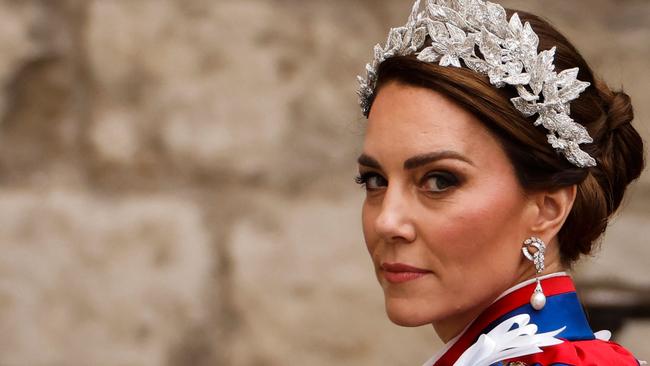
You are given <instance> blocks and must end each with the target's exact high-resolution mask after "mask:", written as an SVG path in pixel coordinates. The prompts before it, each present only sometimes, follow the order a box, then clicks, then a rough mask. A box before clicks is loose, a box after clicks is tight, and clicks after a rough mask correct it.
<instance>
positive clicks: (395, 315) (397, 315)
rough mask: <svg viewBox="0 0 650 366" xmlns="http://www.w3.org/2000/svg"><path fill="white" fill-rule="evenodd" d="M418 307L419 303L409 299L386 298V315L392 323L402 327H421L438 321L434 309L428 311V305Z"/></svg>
mask: <svg viewBox="0 0 650 366" xmlns="http://www.w3.org/2000/svg"><path fill="white" fill-rule="evenodd" d="M418 305H419V304H417V301H413V300H409V299H389V298H386V314H387V315H388V319H390V321H391V322H393V323H395V324H397V325H399V326H402V327H419V326H422V325H428V324H431V323H433V322H434V321H436V319H437V316H436V314H435V312H432V311H431V310H433V309H427V308H426V304H421V305H420V306H418ZM422 305H424V306H422ZM430 305H431V304H429V306H430Z"/></svg>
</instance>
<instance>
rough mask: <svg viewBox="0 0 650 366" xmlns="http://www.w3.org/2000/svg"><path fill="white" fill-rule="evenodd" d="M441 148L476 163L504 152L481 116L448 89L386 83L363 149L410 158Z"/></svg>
mask: <svg viewBox="0 0 650 366" xmlns="http://www.w3.org/2000/svg"><path fill="white" fill-rule="evenodd" d="M437 150H453V151H456V152H459V153H461V154H463V155H466V156H469V157H471V158H472V160H475V161H476V162H480V161H481V160H487V159H494V158H496V157H505V156H504V152H503V150H502V148H501V146H500V145H499V143H498V141H497V140H496V138H495V137H494V136H492V134H491V133H490V132H489V131H488V129H487V128H486V127H485V126H484V125H483V124H482V123H481V121H480V120H479V119H478V118H477V117H476V116H475V115H473V114H472V113H471V112H469V111H467V110H465V109H464V108H463V107H461V106H460V105H458V104H456V103H454V102H453V101H452V100H451V99H449V98H448V97H446V96H444V95H443V94H441V93H439V92H436V91H433V90H430V89H425V88H419V87H414V86H408V85H404V84H400V83H395V82H391V83H389V84H386V85H384V86H383V87H382V88H381V89H380V90H379V92H378V94H377V97H376V98H375V101H374V103H373V106H372V109H371V111H370V115H369V117H368V128H367V130H366V136H365V141H364V152H365V153H366V154H370V155H373V156H376V157H377V158H382V157H399V158H407V157H408V156H412V155H415V154H421V153H428V152H433V151H437ZM384 155H385V156H384Z"/></svg>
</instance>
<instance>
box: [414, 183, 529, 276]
mask: <svg viewBox="0 0 650 366" xmlns="http://www.w3.org/2000/svg"><path fill="white" fill-rule="evenodd" d="M515 190H516V186H514V187H513V186H512V185H500V186H499V185H490V184H483V185H481V186H480V187H477V189H474V190H471V191H467V192H465V193H463V194H462V195H461V196H458V197H457V198H456V199H455V200H454V201H453V202H450V205H449V206H448V207H447V209H446V210H445V211H444V214H442V215H440V214H438V215H436V216H437V218H438V219H437V221H438V225H437V227H438V228H439V230H435V231H432V232H430V235H431V236H435V237H436V238H433V237H432V238H430V240H427V242H429V243H437V244H436V246H437V245H438V244H440V245H442V247H441V248H436V249H437V250H436V251H438V252H439V253H440V257H441V260H444V261H446V263H445V264H446V265H450V266H461V267H462V266H472V267H475V266H476V265H477V263H478V265H479V266H482V265H484V264H490V263H491V264H500V265H505V263H503V262H504V260H502V259H507V261H508V262H509V261H510V260H511V259H512V258H513V255H514V256H516V254H517V248H518V246H519V240H520V239H521V240H523V239H524V238H519V237H520V236H521V226H522V225H521V222H520V220H519V218H520V213H521V211H522V208H523V200H522V198H521V197H519V196H518V195H517V194H516V193H512V192H514V191H515ZM508 192H510V193H508Z"/></svg>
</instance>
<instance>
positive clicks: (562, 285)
mask: <svg viewBox="0 0 650 366" xmlns="http://www.w3.org/2000/svg"><path fill="white" fill-rule="evenodd" d="M540 280H541V281H542V286H543V288H544V293H545V294H546V296H547V303H546V306H545V307H544V309H542V310H540V311H537V310H534V309H533V307H532V306H530V303H529V300H530V294H531V293H532V292H533V290H534V287H535V280H534V279H532V280H529V281H525V282H522V283H520V284H518V285H516V286H514V287H512V288H510V289H508V290H507V291H505V292H504V293H503V294H502V295H501V296H499V297H498V298H497V300H495V301H494V302H493V303H492V304H491V305H490V306H489V307H488V308H487V309H486V310H485V311H484V312H483V313H481V315H479V316H478V317H477V318H476V319H475V320H474V321H472V322H471V323H470V325H468V326H467V327H466V328H465V329H464V330H463V331H462V332H461V333H460V335H458V336H457V337H455V338H454V339H452V340H451V341H449V342H448V343H447V344H446V345H445V347H444V348H443V349H442V350H441V351H440V352H439V353H438V354H436V355H435V356H433V357H432V358H431V359H429V360H428V361H427V362H426V363H425V364H424V365H423V366H452V365H453V364H454V363H455V362H456V360H458V358H459V357H460V356H461V355H462V354H463V352H464V351H465V350H467V349H468V348H469V347H470V346H472V344H474V342H476V340H477V339H478V338H479V336H480V335H481V334H486V333H488V332H489V331H490V330H492V329H494V328H495V327H496V326H497V325H499V324H501V323H502V322H503V321H505V320H507V319H510V318H512V317H515V316H517V315H521V314H527V315H528V316H530V323H532V324H535V325H537V326H538V328H539V330H538V331H539V332H550V331H553V330H556V329H559V328H562V327H566V328H565V329H564V330H563V331H562V332H561V333H560V334H559V335H558V338H562V339H566V340H571V341H575V340H589V339H594V333H593V331H592V330H591V328H590V327H589V323H588V322H587V319H586V316H585V314H584V311H583V310H582V306H581V305H580V301H579V300H578V297H577V294H576V292H575V291H576V290H575V286H574V284H573V281H572V279H571V277H569V276H568V275H567V274H566V273H565V272H557V273H552V274H549V275H546V276H542V277H540Z"/></svg>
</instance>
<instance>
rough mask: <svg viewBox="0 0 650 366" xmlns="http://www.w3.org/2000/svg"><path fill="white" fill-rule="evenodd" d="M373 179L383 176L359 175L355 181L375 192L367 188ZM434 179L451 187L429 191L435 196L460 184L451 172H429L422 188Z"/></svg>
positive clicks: (424, 177)
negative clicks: (444, 180) (442, 180)
mask: <svg viewBox="0 0 650 366" xmlns="http://www.w3.org/2000/svg"><path fill="white" fill-rule="evenodd" d="M373 177H381V176H380V175H379V174H377V173H373V172H368V173H363V174H359V175H358V176H356V177H355V178H354V181H355V182H356V183H357V184H359V185H361V186H363V187H366V190H368V191H371V190H374V188H367V184H368V181H369V180H370V179H371V178H373ZM381 178H382V179H384V178H383V177H381ZM432 178H443V179H446V180H447V181H448V182H449V186H448V187H446V188H444V189H443V190H441V191H430V190H427V191H428V192H430V193H433V194H437V193H444V192H446V191H448V190H449V189H450V187H454V186H457V185H458V184H459V183H460V179H458V178H457V177H456V176H455V175H454V174H452V173H450V172H446V171H433V172H429V173H427V174H425V175H424V176H423V177H422V179H421V180H420V186H424V184H425V183H426V182H427V181H428V180H429V179H432ZM384 180H385V179H384Z"/></svg>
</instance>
